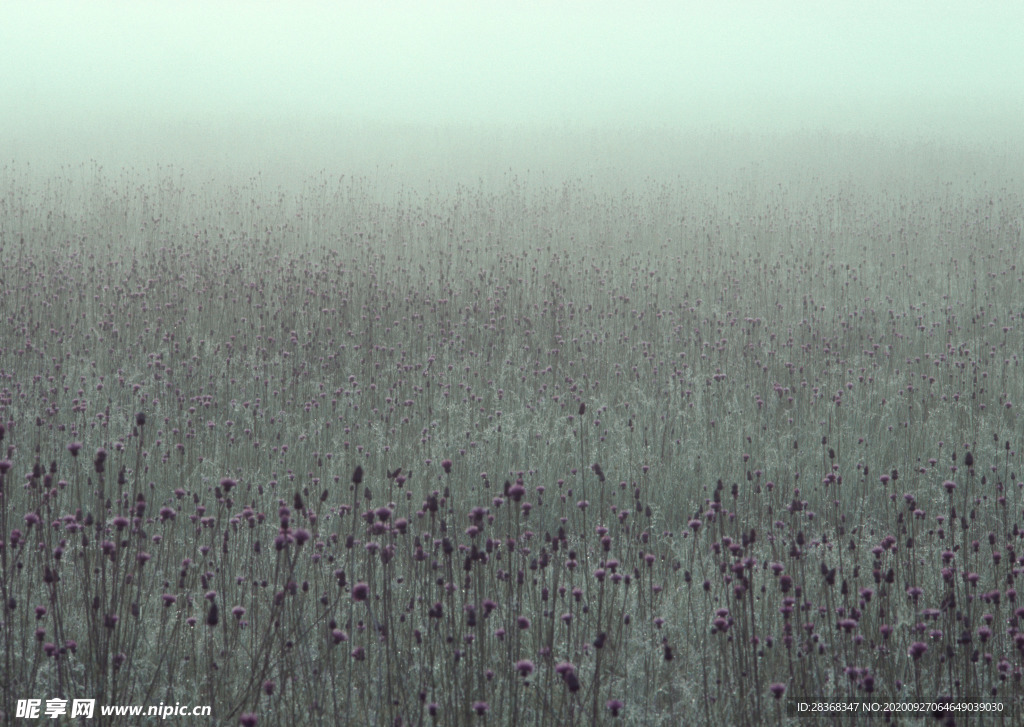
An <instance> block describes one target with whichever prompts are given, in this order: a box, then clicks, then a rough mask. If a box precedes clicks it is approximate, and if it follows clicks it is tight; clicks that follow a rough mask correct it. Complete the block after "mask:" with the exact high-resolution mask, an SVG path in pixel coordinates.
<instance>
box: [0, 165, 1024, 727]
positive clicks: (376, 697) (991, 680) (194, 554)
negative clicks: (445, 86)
mask: <svg viewBox="0 0 1024 727" xmlns="http://www.w3.org/2000/svg"><path fill="white" fill-rule="evenodd" d="M964 164H965V162H964V161H963V160H962V159H961V160H959V161H951V162H950V167H949V168H948V169H944V168H943V167H942V165H941V163H939V164H938V166H935V167H928V168H922V169H920V170H918V171H915V170H914V169H909V170H908V171H906V173H905V174H904V176H902V177H900V178H893V179H889V180H882V181H881V182H879V180H878V179H876V178H875V177H873V176H872V175H870V174H867V173H864V172H863V169H858V168H852V167H851V168H849V169H846V168H841V169H838V170H835V173H834V174H833V175H831V176H818V175H815V174H811V173H808V174H803V173H801V170H800V169H799V168H797V169H795V170H794V171H793V172H792V173H790V174H788V175H786V176H784V177H781V178H777V179H772V180H771V182H770V183H768V182H763V183H762V182H761V181H758V179H756V178H755V179H753V181H747V182H745V181H744V180H743V179H737V180H736V181H735V183H733V184H730V185H719V184H712V183H708V184H700V183H698V182H695V181H693V180H692V179H689V178H688V179H686V180H683V179H680V180H677V181H675V182H673V181H671V180H670V181H655V180H649V182H648V183H646V184H628V185H627V184H625V183H623V184H621V185H619V186H617V187H616V186H614V185H596V184H590V183H588V182H587V181H585V180H577V181H567V182H559V183H553V184H545V183H543V182H542V181H538V180H537V179H535V178H528V177H518V176H516V175H515V174H513V173H511V172H510V173H509V174H508V175H507V176H506V178H505V179H504V180H503V182H502V183H501V184H497V185H493V184H486V185H485V184H480V185H477V186H472V185H470V186H458V187H451V188H447V189H442V188H440V187H438V188H436V189H433V190H427V191H420V192H414V191H407V192H402V191H401V190H399V191H398V192H394V193H389V194H387V195H383V194H381V193H380V190H379V189H378V188H376V187H375V186H374V183H373V181H372V180H369V179H362V178H358V177H357V178H350V177H347V176H346V177H343V176H340V174H335V175H327V174H322V175H320V176H318V177H317V176H314V177H312V178H311V179H310V181H308V182H307V183H306V185H305V186H304V187H303V188H302V189H301V190H297V191H293V192H286V191H281V190H277V189H274V188H273V186H272V184H271V183H270V182H269V181H266V180H263V179H262V178H260V177H252V178H250V179H249V180H247V181H243V182H241V183H239V184H236V185H233V186H232V185H214V184H210V185H203V184H199V183H193V182H192V181H190V180H187V179H185V178H184V177H183V176H180V175H178V174H177V173H175V172H173V171H168V170H164V171H154V172H152V173H149V172H147V173H136V172H124V173H112V174H110V173H105V172H103V171H102V170H101V169H100V168H98V167H95V166H93V167H89V166H85V167H81V168H74V169H69V170H66V171H65V172H63V173H61V174H55V175H52V176H50V175H45V176H38V175H34V174H32V173H29V171H28V170H25V169H20V168H17V167H10V166H8V167H5V168H4V169H3V171H2V173H0V261H2V265H3V267H2V274H0V319H2V323H0V424H2V428H0V439H2V441H0V497H2V499H3V507H2V511H0V587H2V602H3V603H2V621H0V630H2V635H3V642H2V643H3V654H2V656H0V686H2V689H3V701H2V705H0V708H2V710H3V713H4V714H5V718H6V720H8V721H11V722H14V721H16V720H14V716H15V714H16V710H17V704H18V701H19V700H24V699H39V700H42V707H41V709H45V707H46V706H47V700H52V699H67V700H73V699H76V698H77V699H90V698H95V699H96V700H97V710H98V709H99V706H98V705H100V704H104V705H143V706H149V705H160V704H164V705H186V706H189V707H191V706H195V705H209V706H210V707H211V710H212V717H205V718H191V717H183V716H173V717H169V718H168V719H167V720H166V723H168V724H218V725H220V724H224V725H235V724H243V725H253V724H258V725H296V724H319V725H333V724H367V725H399V724H400V725H477V724H489V725H504V724H516V725H520V724H521V725H537V726H538V727H556V726H558V727H561V726H563V725H589V724H605V725H611V724H619V723H621V724H628V725H678V724H683V723H698V724H709V725H710V724H716V725H718V724H721V725H724V724H736V725H753V724H777V725H795V724H815V723H819V724H883V723H888V722H891V723H898V724H925V723H927V724H932V723H936V722H935V717H936V716H937V717H938V718H939V719H940V720H941V721H940V722H939V723H948V724H954V723H955V724H1000V725H1003V724H1005V725H1016V724H1020V723H1021V720H1022V719H1024V689H1022V688H1021V686H1022V685H1021V677H1022V673H1024V630H1022V628H1021V625H1022V622H1024V596H1022V597H1021V598H1020V599H1018V597H1017V591H1016V585H1015V582H1016V578H1017V577H1018V575H1019V574H1020V573H1021V569H1022V568H1024V542H1022V538H1024V530H1022V525H1021V517H1022V511H1024V472H1022V463H1021V461H1020V454H1019V452H1020V450H1021V448H1022V447H1024V426H1022V419H1021V416H1020V410H1021V407H1022V406H1024V367H1022V362H1021V357H1022V356H1024V321H1022V316H1024V285H1022V276H1024V250H1022V244H1021V235H1022V229H1024V189H1022V188H1021V186H1020V185H1019V183H1018V184H1016V185H1013V184H1010V185H1002V184H993V183H989V182H986V181H985V179H984V178H983V176H972V175H971V174H968V173H962V172H964V170H965V169H966V168H967V167H965V166H963V165H964ZM766 176H769V177H770V176H771V175H766ZM801 703H806V704H810V705H813V704H814V703H830V704H837V703H845V704H850V705H853V704H856V705H867V704H869V703H877V704H878V705H881V709H882V710H884V709H885V708H886V707H889V708H893V709H897V710H901V709H911V708H912V707H908V705H913V704H915V703H935V705H934V708H935V709H936V710H938V711H940V712H941V710H947V711H945V712H943V713H937V714H936V715H933V708H932V707H929V708H928V709H926V711H923V712H922V711H910V712H902V711H901V712H898V713H896V714H885V713H884V711H879V712H878V713H875V714H871V715H866V714H864V713H863V711H858V712H846V713H842V714H839V713H814V712H811V711H801V706H800V705H801ZM69 709H70V702H69ZM858 709H865V710H866V709H867V707H866V706H865V707H863V708H861V707H858ZM966 710H978V711H966ZM981 710H986V711H981ZM97 719H98V720H99V721H100V722H104V718H99V717H98V718H97ZM43 721H46V722H47V723H54V722H56V723H62V724H63V723H67V724H72V723H78V720H72V719H70V718H69V716H68V715H66V716H65V717H64V718H63V719H61V720H47V719H45V717H43ZM106 723H109V724H150V723H152V724H156V723H162V721H161V720H160V719H159V718H156V717H153V718H148V719H146V718H138V719H129V718H126V717H122V718H113V717H111V718H106Z"/></svg>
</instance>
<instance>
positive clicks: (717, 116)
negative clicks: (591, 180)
mask: <svg viewBox="0 0 1024 727" xmlns="http://www.w3.org/2000/svg"><path fill="white" fill-rule="evenodd" d="M1022 37H1024V3H1022V2H1020V1H1019V0H1014V1H1000V2H995V1H989V2H986V1H985V0H980V1H979V0H973V1H972V2H963V1H962V0H957V1H955V2H951V1H949V0H912V1H907V2H904V1H901V0H886V1H884V2H881V1H876V0H855V1H849V0H830V1H829V2H820V1H807V2H804V1H799V0H779V1H772V0H763V1H759V0H746V1H740V0H714V1H711V0H708V1H707V2H686V1H685V0H677V1H676V2H644V1H643V0H636V1H635V2H621V1H619V2H607V1H604V0H586V1H582V0H580V1H564V2H560V1H559V0H547V1H546V2H539V1H537V2H523V1H518V2H512V1H510V0H503V1H499V0H494V1H491V2H488V1H485V0H481V1H478V2H468V1H454V0H451V1H447V2H434V1H431V0H419V1H417V2H413V1H404V2H397V1H388V0H377V1H372V2H371V1H368V0H360V1H359V2H348V1H346V0H338V1H335V2H309V1H306V2H304V1H302V0H291V1H289V2H269V1H263V2H243V1H242V0H231V1H227V0H202V1H196V0H186V1H185V2H181V1H175V2H170V1H168V0H153V1H144V0H132V1H116V2H115V1H113V0H79V1H77V2H72V1H70V0H60V1H57V0H50V1H47V0H42V1H39V2H29V1H28V0H7V1H6V2H4V3H2V4H0V48H2V49H3V50H2V51H0V105H2V107H3V109H4V111H3V114H2V116H0V133H4V134H6V135H8V137H9V138H14V139H16V140H18V141H19V142H22V143H23V144H24V145H26V147H25V148H31V147H32V146H33V144H36V143H38V144H41V145H43V146H46V145H47V140H48V139H50V138H51V137H52V138H53V139H73V138H76V134H84V133H85V132H84V130H85V129H89V133H90V134H93V135H95V134H99V135H100V136H102V134H103V130H107V131H108V132H109V133H110V134H111V135H112V136H113V137H118V136H120V137H124V136H132V135H144V134H145V133H148V132H151V131H152V130H154V129H163V130H166V129H168V128H181V129H194V128H195V127H196V126H200V127H203V126H206V127H210V128H214V127H216V126H217V124H225V125H227V126H229V127H232V128H234V129H241V130H242V131H243V132H245V131H247V130H253V131H259V130H260V129H263V128H266V127H267V126H268V125H274V124H278V125H280V124H283V125H285V127H287V125H288V124H297V125H298V126H296V128H304V127H305V126H308V125H310V124H320V123H323V122H325V121H328V120H329V121H332V122H335V121H346V122H347V121H360V122H372V123H377V122H385V123H399V124H408V123H412V124H427V125H450V124H473V125H488V126H490V125H501V126H502V127H516V126H521V125H524V124H527V125H555V126H560V127H569V128H577V127H602V126H605V125H615V126H625V127H631V128H635V127H648V126H662V125H667V126H673V127H686V128H701V129H706V128H726V129H739V130H750V131H755V132H756V131H762V130H768V131H773V130H778V129H792V128H809V129H815V130H820V129H824V130H835V131H862V130H867V131H872V132H878V131H879V130H881V131H883V132H887V133H895V134H907V135H911V136H922V135H923V136H928V135H931V134H946V135H954V136H956V135H968V136H970V135H975V136H977V135H980V134H994V135H999V134H1002V133H1015V132H1017V131H1019V128H1020V121H1019V118H1020V116H1021V114H1022V113H1024V54H1022V53H1021V52H1020V51H1019V41H1020V38H1022ZM89 138H90V139H94V138H95V136H90V137H89Z"/></svg>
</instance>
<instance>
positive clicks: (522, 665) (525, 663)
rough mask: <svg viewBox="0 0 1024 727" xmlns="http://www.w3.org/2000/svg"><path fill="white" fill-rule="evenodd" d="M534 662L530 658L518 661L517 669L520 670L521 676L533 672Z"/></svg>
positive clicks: (526, 675)
mask: <svg viewBox="0 0 1024 727" xmlns="http://www.w3.org/2000/svg"><path fill="white" fill-rule="evenodd" d="M533 669H534V663H533V662H532V661H530V660H529V659H520V660H519V661H517V662H516V671H517V672H519V676H521V677H528V676H530V675H531V674H533Z"/></svg>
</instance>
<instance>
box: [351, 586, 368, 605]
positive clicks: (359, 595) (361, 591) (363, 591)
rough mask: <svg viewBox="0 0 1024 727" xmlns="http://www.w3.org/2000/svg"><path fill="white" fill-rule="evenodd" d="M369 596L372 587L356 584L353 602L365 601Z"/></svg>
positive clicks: (353, 589) (353, 587)
mask: <svg viewBox="0 0 1024 727" xmlns="http://www.w3.org/2000/svg"><path fill="white" fill-rule="evenodd" d="M369 595H370V587H369V586H368V585H367V584H365V583H363V582H361V581H360V582H359V583H356V584H355V585H354V586H352V600H353V601H365V600H366V598H367V596H369Z"/></svg>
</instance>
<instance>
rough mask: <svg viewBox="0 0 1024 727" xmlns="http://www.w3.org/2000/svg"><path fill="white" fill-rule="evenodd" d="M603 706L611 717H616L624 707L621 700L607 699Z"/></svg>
mask: <svg viewBox="0 0 1024 727" xmlns="http://www.w3.org/2000/svg"><path fill="white" fill-rule="evenodd" d="M604 706H605V707H606V708H607V709H608V711H609V712H611V713H612V717H618V716H619V712H621V711H622V708H623V707H624V706H625V705H624V704H623V703H622V700H621V699H609V700H608V701H607V702H605V703H604Z"/></svg>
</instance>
